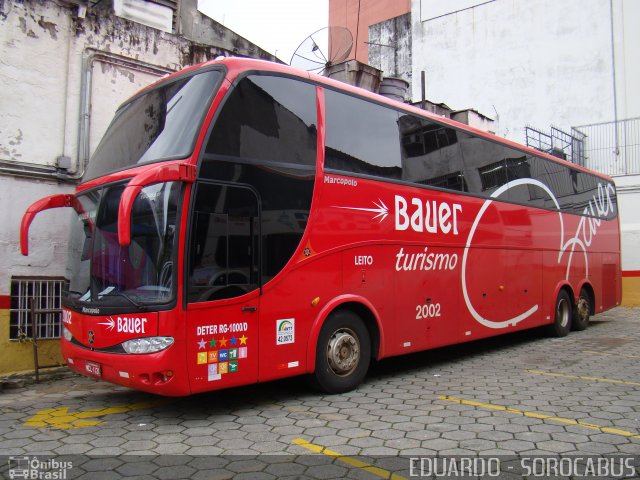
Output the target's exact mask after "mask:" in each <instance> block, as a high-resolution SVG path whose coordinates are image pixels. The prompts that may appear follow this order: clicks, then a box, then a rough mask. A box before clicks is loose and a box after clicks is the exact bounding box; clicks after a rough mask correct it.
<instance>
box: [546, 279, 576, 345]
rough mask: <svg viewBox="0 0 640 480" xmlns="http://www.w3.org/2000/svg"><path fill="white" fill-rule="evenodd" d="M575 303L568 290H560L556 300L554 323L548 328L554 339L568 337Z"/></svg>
mask: <svg viewBox="0 0 640 480" xmlns="http://www.w3.org/2000/svg"><path fill="white" fill-rule="evenodd" d="M572 307H573V301H572V300H571V297H570V296H569V294H568V293H567V291H566V290H560V292H559V293H558V298H556V308H555V314H554V318H553V323H552V324H551V325H549V327H548V333H549V335H550V336H552V337H566V336H567V335H568V334H569V331H570V330H571V320H572V317H573V308H572Z"/></svg>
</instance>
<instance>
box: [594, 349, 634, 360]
mask: <svg viewBox="0 0 640 480" xmlns="http://www.w3.org/2000/svg"><path fill="white" fill-rule="evenodd" d="M582 353H589V354H591V355H604V356H607V357H622V358H633V359H640V355H631V354H628V353H609V352H596V351H595V350H583V351H582Z"/></svg>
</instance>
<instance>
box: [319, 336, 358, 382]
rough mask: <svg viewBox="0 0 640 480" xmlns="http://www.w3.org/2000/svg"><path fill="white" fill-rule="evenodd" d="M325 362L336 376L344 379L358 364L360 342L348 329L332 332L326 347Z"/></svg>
mask: <svg viewBox="0 0 640 480" xmlns="http://www.w3.org/2000/svg"><path fill="white" fill-rule="evenodd" d="M327 360H328V362H329V366H330V367H331V370H333V372H334V373H335V374H336V375H339V376H341V377H344V376H346V375H349V374H350V373H352V372H353V371H354V370H355V369H356V367H357V366H358V363H360V341H359V340H358V336H357V335H356V334H355V333H354V332H353V330H351V329H349V328H340V329H338V330H336V331H335V332H333V335H331V338H330V339H329V344H328V345H327Z"/></svg>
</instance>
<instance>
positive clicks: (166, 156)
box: [84, 70, 223, 180]
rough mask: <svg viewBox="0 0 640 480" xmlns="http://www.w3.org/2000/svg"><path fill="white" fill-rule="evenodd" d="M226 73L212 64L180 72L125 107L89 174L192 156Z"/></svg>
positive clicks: (120, 110) (90, 167)
mask: <svg viewBox="0 0 640 480" xmlns="http://www.w3.org/2000/svg"><path fill="white" fill-rule="evenodd" d="M222 75H223V74H222V72H221V71H220V70H209V71H205V72H202V73H199V74H197V75H191V76H188V77H178V78H177V79H176V80H173V81H169V82H167V83H163V84H160V86H158V87H155V88H153V89H151V90H149V91H148V92H145V93H143V94H142V95H140V96H137V97H134V98H133V99H132V100H131V101H129V102H128V103H126V104H124V105H123V106H122V107H120V108H119V109H118V111H117V112H116V115H115V117H114V119H113V121H112V122H111V124H110V125H109V128H108V129H107V132H106V133H105V135H104V137H103V138H102V141H101V142H100V144H99V145H98V147H97V148H96V150H95V152H94V154H93V156H92V157H91V160H90V162H89V165H88V166H87V172H86V175H85V177H84V180H91V179H94V178H98V177H100V176H102V175H104V174H106V173H109V172H113V171H116V170H121V169H123V168H127V167H131V166H135V165H136V164H142V163H150V162H156V161H160V160H171V159H179V158H185V157H187V156H189V155H190V154H191V152H192V151H193V146H194V143H195V138H196V135H197V133H198V131H199V129H200V126H201V124H202V121H203V118H204V116H205V114H206V112H207V109H208V107H209V105H210V104H211V99H212V98H213V95H214V94H215V92H216V90H217V86H218V85H219V82H220V79H221V78H222Z"/></svg>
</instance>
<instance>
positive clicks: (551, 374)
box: [527, 370, 640, 386]
mask: <svg viewBox="0 0 640 480" xmlns="http://www.w3.org/2000/svg"><path fill="white" fill-rule="evenodd" d="M527 372H529V373H533V374H535V375H547V376H548V377H561V378H572V379H574V380H588V381H590V382H606V383H620V384H622V385H635V386H640V382H628V381H626V380H616V379H614V378H601V377H589V376H585V375H568V374H566V373H554V372H543V371H542V370H527Z"/></svg>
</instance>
